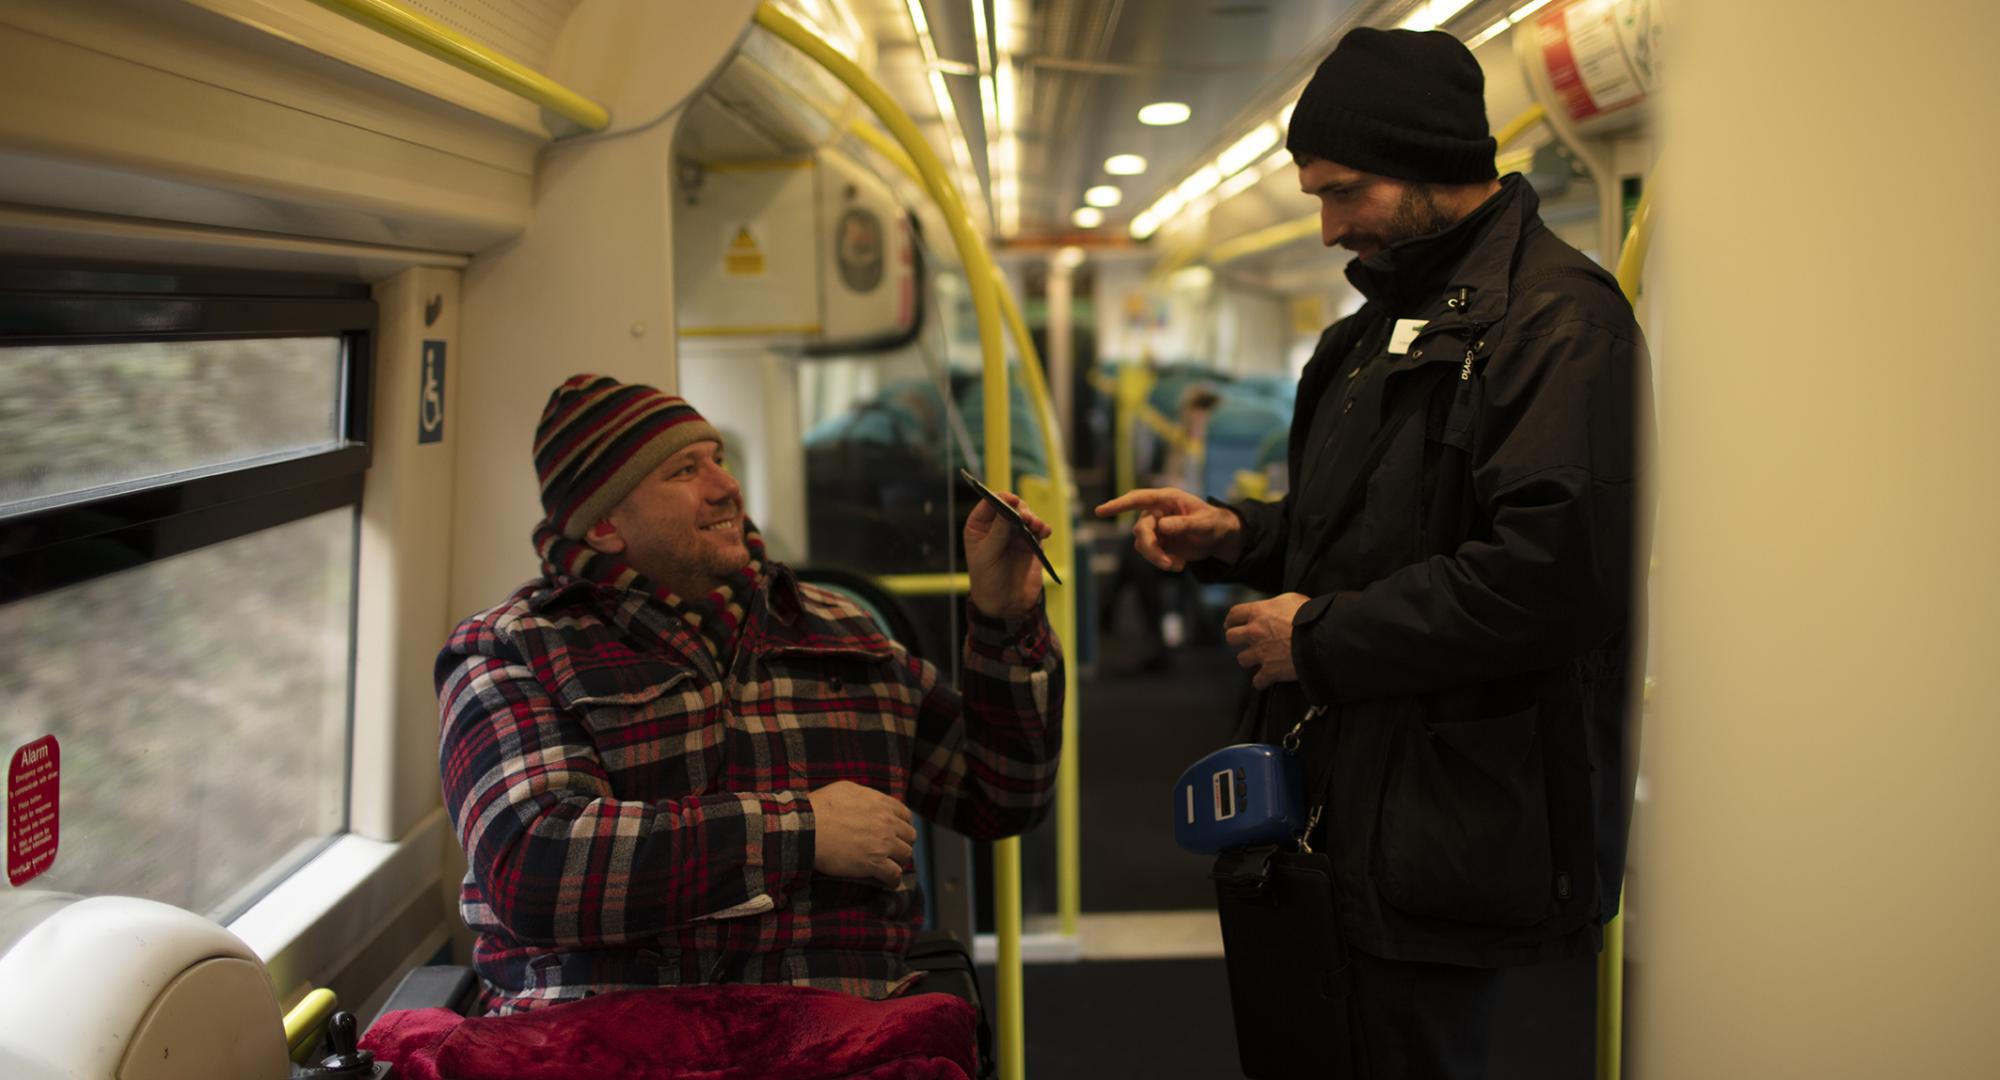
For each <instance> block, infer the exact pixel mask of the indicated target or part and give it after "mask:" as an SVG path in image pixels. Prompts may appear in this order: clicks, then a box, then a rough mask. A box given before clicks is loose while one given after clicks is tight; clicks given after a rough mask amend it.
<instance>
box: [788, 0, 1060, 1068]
mask: <svg viewBox="0 0 2000 1080" xmlns="http://www.w3.org/2000/svg"><path fill="white" fill-rule="evenodd" d="M756 21H757V25H758V26H761V27H763V28H764V29H765V30H768V31H770V32H771V33H772V34H775V35H776V36H777V37H778V38H780V39H781V40H783V41H785V42H786V43H787V44H789V45H791V46H792V47H793V48H796V49H798V50H799V51H800V52H802V53H805V54H806V55H807V56H809V57H811V58H812V59H813V60H815V61H817V62H818V64H819V65H820V66H821V67H823V68H825V69H826V70H827V72H828V73H829V74H831V75H833V76H834V77H835V78H837V79H839V80H840V81H841V82H843V83H845V84H847V88H848V89H850V90H852V91H854V95H855V96H856V97H858V98H860V99H861V100H862V102H863V103H864V104H866V105H867V106H868V107H869V108H870V109H872V110H874V112H875V115H876V116H877V117H878V118H880V119H881V121H882V124H883V126H884V127H887V128H888V129H889V133H890V134H891V135H894V136H895V137H896V141H897V142H898V143H899V144H901V146H902V148H903V150H904V152H905V153H907V154H909V155H910V161H911V162H912V163H914V164H915V165H916V167H917V171H918V172H919V173H921V174H922V176H923V179H924V188H925V190H927V191H929V192H930V196H931V198H932V199H933V200H935V201H936V202H937V204H938V209H939V210H940V211H941V212H942V213H943V214H944V220H945V225H946V226H947V227H948V228H949V229H950V230H951V239H952V244H953V246H954V247H956V248H957V249H958V257H959V261H960V262H961V263H962V264H963V265H964V267H965V280H966V285H967V287H969V288H970V289H971V290H972V309H973V313H974V315H975V316H977V318H978V320H979V353H980V357H981V359H982V361H983V362H984V364H983V371H982V376H983V378H982V383H981V389H982V390H983V396H984V401H985V408H984V410H983V414H982V415H983V416H984V417H985V421H986V432H985V440H984V441H985V455H986V468H985V472H986V482H987V483H988V484H990V485H992V486H994V487H996V488H999V489H1001V490H1007V491H1011V490H1013V487H1014V484H1013V476H1012V472H1013V447H1012V446H1011V445H1010V441H1009V436H1010V435H1011V432H1010V430H1009V427H1008V416H1007V409H1008V401H1007V358H1006V354H1005V352H1004V351H1003V349H1002V347H1001V341H1000V301H999V297H998V295H997V290H996V288H995V287H994V283H993V282H994V276H995V273H996V271H995V269H994V266H993V259H992V257H991V256H990V255H988V254H987V252H986V247H985V244H984V243H982V242H981V240H980V238H979V234H977V233H975V232H974V231H973V230H972V218H971V216H970V215H969V214H967V213H966V210H965V202H964V200H962V199H960V198H959V195H958V189H957V188H955V187H953V186H952V183H951V180H950V178H949V177H948V176H947V175H946V173H945V171H944V165H943V163H941V162H940V161H938V157H937V153H936V151H933V150H932V149H931V148H930V145H929V144H928V143H926V142H924V138H923V135H922V134H920V133H919V132H918V131H917V126H916V124H914V123H912V122H911V120H910V117H909V115H908V114H907V113H905V112H904V111H903V109H902V106H900V105H897V104H896V102H895V100H894V99H892V98H891V97H889V95H888V93H887V92H886V91H884V90H883V89H882V87H881V86H880V85H878V84H877V83H876V82H875V80H874V79H872V78H870V77H869V76H868V73H867V72H865V71H862V70H861V68H860V66H859V65H857V64H855V63H854V61H853V60H850V59H848V57H847V56H846V55H844V54H842V53H841V52H840V51H839V50H838V49H835V48H834V47H832V46H831V45H828V44H827V43H826V42H824V41H822V40H820V39H819V38H818V37H817V36H816V35H814V34H813V32H812V31H810V30H808V29H806V28H805V27H803V26H801V25H799V24H798V23H797V22H796V21H794V20H793V19H792V18H791V17H790V16H788V15H786V14H785V13H784V12H782V11H780V10H778V8H777V7H775V6H774V5H772V4H770V3H768V2H766V3H764V4H762V5H760V6H759V7H758V8H757V16H756ZM993 922H994V936H995V938H996V939H998V944H999V957H998V960H999V962H998V963H997V964H996V965H995V967H994V986H995V991H996V996H997V997H998V998H999V1001H998V1002H997V1005H998V1006H999V1010H998V1011H999V1013H1000V1032H999V1043H1000V1045H999V1047H998V1050H999V1058H1000V1075H1001V1076H1002V1077H1003V1078H1004V1080H1023V1077H1025V1075H1026V1069H1025V1065H1026V1061H1025V1056H1026V1053H1027V1039H1026V1034H1025V1027H1024V1025H1023V1016H1022V994H1021V842H1020V840H1019V839H1007V840H1000V841H997V842H995V843H994V845H993Z"/></svg>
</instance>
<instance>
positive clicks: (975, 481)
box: [958, 469, 1062, 585]
mask: <svg viewBox="0 0 2000 1080" xmlns="http://www.w3.org/2000/svg"><path fill="white" fill-rule="evenodd" d="M958 475H960V476H963V477H965V482H966V483H968V484H971V485H972V489H973V490H974V491H977V492H979V497H980V498H982V499H985V500H986V501H987V502H990V503H992V504H993V509H994V510H996V511H998V512H999V514H1000V518H1001V520H1003V521H1011V522H1013V523H1014V528H1015V529H1017V530H1019V532H1020V533H1021V535H1022V536H1024V537H1026V538H1027V540H1028V549H1029V550H1031V551H1033V552H1034V553H1035V558H1037V559H1040V560H1042V569H1044V570H1047V571H1048V572H1049V579H1050V580H1052V581H1054V582H1055V583H1056V584H1058V585H1060V584H1062V578H1060V577H1058V576H1056V568H1055V564H1054V563H1051V562H1050V561H1049V556H1048V553H1047V552H1045V551H1043V550H1042V541H1041V538H1040V537H1038V536H1036V535H1035V530H1033V529H1031V528H1029V527H1028V523H1027V522H1026V521H1025V520H1023V519H1022V517H1021V515H1020V514H1018V513H1016V512H1015V510H1014V508H1013V507H1011V506H1008V505H1007V500H1005V499H1002V498H1001V497H1000V496H998V495H995V494H993V489H992V488H989V487H987V486H986V485H985V484H982V483H980V482H979V478H978V477H977V476H974V475H972V474H971V473H969V472H967V471H965V470H964V469H960V470H958Z"/></svg>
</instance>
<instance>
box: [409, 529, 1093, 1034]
mask: <svg viewBox="0 0 2000 1080" xmlns="http://www.w3.org/2000/svg"><path fill="white" fill-rule="evenodd" d="M759 547H761V545H759ZM544 573H545V577H544V578H543V579H541V580H538V581H533V582H530V583H528V584H527V585H525V586H523V587H522V588H521V589H520V590H519V591H518V592H516V593H515V594H514V596H513V597H511V598H510V599H509V600H508V601H507V602H505V603H503V604H501V605H500V606H498V607H495V608H492V609H490V610H488V611H485V612H482V613H480V614H478V615H475V616H473V617H472V618H470V619H467V620H466V621H465V622H464V623H462V624H460V625H459V627H458V628H457V630H455V631H454V632H453V633H452V635H451V639H450V642H449V643H448V644H447V645H446V646H445V648H444V651H443V652H442V653H441V654H440V656H439V658H438V665H437V683H438V694H439V701H440V705H441V708H442V712H443V734H442V746H441V751H440V756H441V765H442V773H443V785H444V800H445V805H446V807H448V808H449V810H450V813H451V815H452V820H453V823H454V824H455V825H456V827H457V830H458V835H459V840H460V842H461V843H462V844H463V845H464V848H465V851H466V855H467V858H468V861H469V871H468V873H467V875H466V879H465V883H464V886H463V890H462V893H461V910H462V914H463V916H464V918H465V921H466V923H467V925H468V926H470V927H471V928H472V929H473V930H475V931H476V932H477V933H478V935H479V939H478V943H477V945H476V947H475V950H474V963H475V966H476V967H477V969H478V971H479V973H480V975H481V976H482V978H483V979H484V980H485V983H486V1004H487V1006H488V1008H489V1009H491V1010H493V1011H498V1012H512V1011H517V1010H520V1009H525V1008H531V1007H534V1006H537V1005H542V1004H548V1003H551V1002H555V1001H561V1000H567V999H572V998H578V997H584V996H587V995H589V994H592V993H602V992H606V991H610V990H618V989H629V988H640V987H653V986H672V985H686V984H696V983H717V982H751V983H788V984H794V985H804V986H816V987H821V988H826V989H833V990H840V991H843V992H847V993H852V994H858V995H862V996H866V997H875V998H881V997H888V996H892V995H894V994H897V993H900V992H901V991H902V990H903V989H905V988H906V987H907V986H908V985H909V983H910V982H911V981H913V979H914V978H915V976H914V975H913V974H912V973H911V972H910V970H909V968H908V967H907V966H906V965H905V964H904V962H903V957H904V955H905V954H906V953H907V951H908V948H909V942H910V939H911V936H912V934H913V932H914V930H915V928H916V927H917V925H918V923H919V922H920V920H921V897H920V895H919V893H918V889H917V885H916V882H915V880H914V875H910V874H906V875H905V876H904V879H903V882H902V884H901V885H900V886H899V887H897V888H895V889H888V888H884V887H883V886H881V885H880V884H878V883H875V882H872V881H860V880H852V879H843V878H833V877H826V876H821V875H817V874H815V873H814V871H813V854H814V843H813V837H814V832H813V811H812V804H811V802H810V800H809V799H808V797H807V796H808V794H809V793H810V792H811V791H812V790H814V789H816V788H819V787H822V786H824V785H826V784H830V783H833V782H835V781H838V780H849V781H853V782H854V783H857V784H861V785H864V786H866V787H870V788H874V789H875V790H877V791H882V792H886V793H888V794H890V795H893V796H895V797H897V798H899V799H902V800H904V801H905V802H907V803H908V804H909V805H910V806H911V807H912V808H913V809H915V810H916V811H917V812H918V813H921V814H923V815H924V816H925V817H927V818H929V819H931V820H932V821H936V822H938V823H940V824H943V825H946V826H949V827H950V828H952V829H955V830H957V831H958V832H961V833H963V834H965V835H967V836H970V837H973V838H975V839H993V838H997V837H1002V836H1008V835H1012V834H1015V833H1019V832H1022V831H1025V830H1026V829H1029V828H1031V827H1032V826H1034V825H1035V824H1036V823H1037V822H1038V821H1040V820H1041V818H1042V817H1043V816H1044V814H1045V813H1046V811H1047V809H1048V805H1049V801H1050V798H1051V795H1052V793H1053V790H1054V786H1055V775H1056V761H1057V756H1058V751H1059V749H1060V747H1061V742H1062V731H1061V726H1062V725H1061V719H1060V718H1061V716H1062V693H1063V680H1062V663H1063V661H1062V655H1061V650H1060V647H1059V645H1058V644H1057V642H1056V640H1055V637H1054V635H1053V633H1052V632H1051V631H1050V629H1049V626H1048V622H1047V619H1046V617H1045V616H1044V614H1043V612H1042V611H1041V609H1040V607H1039V606H1038V607H1037V610H1035V611H1034V612H1032V613H1030V615H1029V616H1028V617H1026V618H1024V619H1020V620H1013V621H1007V622H1003V621H1001V620H997V619H992V618H988V617H986V616H984V615H982V614H980V613H978V612H977V611H976V610H974V609H973V608H972V607H971V605H969V604H968V605H967V607H966V610H967V611H968V612H969V620H968V621H969V626H968V633H967V635H966V641H965V648H964V663H963V671H964V678H963V682H964V693H963V695H962V696H961V694H960V693H959V692H957V691H955V690H954V689H953V688H952V687H950V686H949V685H946V684H945V683H944V682H942V681H941V680H940V678H939V673H938V669H937V668H936V667H935V666H933V665H932V664H930V663H928V662H926V661H922V660H918V659H915V658H913V657H911V656H910V655H909V654H908V653H907V652H906V651H905V650H904V649H903V647H902V646H901V645H899V644H897V643H896V642H894V641H891V640H889V639H888V638H886V637H885V636H884V635H883V634H882V632H881V630H880V629H879V628H878V627H877V626H876V624H875V622H874V621H873V620H872V619H871V618H869V617H868V616H867V615H866V614H864V613H863V612H861V611H860V610H859V609H857V608H856V607H855V606H853V605H852V604H851V603H849V602H847V601H846V600H844V599H842V598H840V597H838V596H836V595H834V594H832V593H829V592H827V591H825V590H822V589H819V588H816V587H814V586H811V585H805V584H802V583H800V582H799V581H798V580H797V579H796V578H795V577H793V576H792V574H791V572H790V571H789V570H788V569H786V568H785V567H783V566H780V565H778V564H771V566H770V568H769V570H768V571H767V572H765V573H763V574H761V575H760V576H759V577H758V579H757V580H756V582H755V584H754V585H753V586H751V587H750V588H748V589H747V590H746V591H747V596H746V597H744V598H743V600H742V603H741V612H742V620H743V621H742V625H741V627H740V628H738V630H739V633H738V634H737V635H736V637H735V647H734V648H733V649H732V650H729V651H728V652H725V653H723V654H722V655H724V656H727V657H728V659H727V661H726V663H725V662H722V661H719V660H718V658H717V654H716V650H715V647H714V646H713V645H708V646H705V645H704V643H703V642H702V640H701V638H700V636H699V635H698V634H697V633H695V632H694V630H692V629H691V628H690V626H689V624H688V622H687V621H686V620H684V619H683V618H681V617H680V615H682V614H683V613H682V612H680V611H679V610H678V609H677V608H676V607H675V606H674V605H673V604H671V603H663V602H662V601H661V599H660V598H658V597H656V596H654V595H653V594H651V593H650V592H648V591H643V590H640V589H633V588H618V587H615V586H612V585H606V584H603V583H599V582H592V581H588V580H581V579H579V578H574V577H570V576H568V575H565V574H564V573H563V572H562V571H560V570H558V569H557V568H556V566H555V565H551V564H548V563H546V562H545V564H544Z"/></svg>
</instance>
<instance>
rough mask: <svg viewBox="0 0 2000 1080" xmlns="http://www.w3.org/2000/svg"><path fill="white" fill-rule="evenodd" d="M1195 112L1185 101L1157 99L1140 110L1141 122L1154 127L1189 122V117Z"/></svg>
mask: <svg viewBox="0 0 2000 1080" xmlns="http://www.w3.org/2000/svg"><path fill="white" fill-rule="evenodd" d="M1193 112H1194V111H1193V110H1192V109H1189V108H1188V107H1187V105H1186V104H1185V103H1183V102H1179V101H1155V102H1153V103H1152V104H1151V105H1148V106H1146V107H1145V108H1143V109H1140V110H1139V122H1140V123H1142V124H1150V125H1152V126H1153V127H1169V126H1171V125H1174V124H1185V123H1187V118H1188V117H1189V116H1191V115H1193Z"/></svg>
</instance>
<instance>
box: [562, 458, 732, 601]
mask: <svg viewBox="0 0 2000 1080" xmlns="http://www.w3.org/2000/svg"><path fill="white" fill-rule="evenodd" d="M722 460H723V458H722V444H720V443H717V442H712V441H702V442H697V443H691V444H689V445H688V446H686V447H684V448H683V449H681V450H680V451H679V452H678V453H676V454H674V455H673V456H671V457H669V458H667V459H666V460H665V461H662V462H660V464H659V466H658V467H657V468H655V469H654V470H653V471H652V472H650V473H647V474H646V477H645V479H643V480H640V481H639V484H638V486H637V487H635V488H633V489H632V491H631V493H630V494H628V495H626V496H625V499H624V501H623V502H620V503H619V504H618V505H617V506H614V507H612V508H611V512H610V513H609V514H607V515H605V517H604V520H603V521H600V522H598V523H597V524H596V525H594V526H592V527H591V529H590V531H589V532H587V533H586V534H585V535H584V541H585V542H586V543H588V544H589V545H590V546H591V547H593V548H596V549H597V550H599V551H602V552H606V553H607V554H613V555H622V556H623V557H624V559H625V561H626V562H629V563H631V564H632V566H633V568H635V569H637V570H638V571H639V572H640V573H641V574H644V575H645V576H646V578H647V579H648V580H650V581H652V582H653V583H654V584H656V585H663V586H665V587H667V588H669V589H672V590H673V591H674V594H675V595H677V596H680V597H681V598H683V599H697V598H700V597H703V596H707V595H708V594H709V593H710V592H712V591H714V589H715V588H716V586H718V585H720V584H721V583H722V582H723V580H724V579H725V578H727V577H728V576H729V575H730V574H733V573H735V572H736V571H738V570H741V569H742V568H743V567H744V565H745V564H747V563H748V562H749V561H750V548H749V547H748V545H746V544H745V543H744V540H743V489H742V488H741V487H739V486H738V485H737V483H736V478H735V477H733V476H731V475H729V474H728V473H727V472H725V471H723V468H722Z"/></svg>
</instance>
